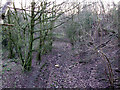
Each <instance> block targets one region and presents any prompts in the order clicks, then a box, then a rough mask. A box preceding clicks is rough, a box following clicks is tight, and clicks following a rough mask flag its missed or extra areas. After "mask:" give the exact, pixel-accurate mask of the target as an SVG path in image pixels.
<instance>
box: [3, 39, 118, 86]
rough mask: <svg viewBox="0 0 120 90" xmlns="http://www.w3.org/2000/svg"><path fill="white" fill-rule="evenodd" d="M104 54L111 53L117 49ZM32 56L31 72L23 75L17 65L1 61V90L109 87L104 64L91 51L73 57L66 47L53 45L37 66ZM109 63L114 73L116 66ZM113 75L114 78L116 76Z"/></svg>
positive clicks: (4, 60)
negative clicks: (8, 89)
mask: <svg viewBox="0 0 120 90" xmlns="http://www.w3.org/2000/svg"><path fill="white" fill-rule="evenodd" d="M108 50H114V51H115V50H117V47H116V48H110V49H108ZM106 52H107V51H106ZM108 54H109V53H108ZM33 56H34V57H33V64H32V70H31V71H30V72H24V73H23V72H22V67H21V65H20V63H19V62H16V63H15V62H11V60H6V59H3V66H4V67H3V74H2V81H3V82H2V84H3V85H2V86H3V88H8V87H9V88H34V87H35V88H51V87H52V88H106V87H108V86H109V85H110V84H109V80H108V78H107V76H106V73H105V67H106V64H105V62H104V60H102V59H101V57H100V56H99V55H98V54H96V53H95V52H93V51H91V52H89V53H88V52H80V53H79V54H75V53H74V51H73V50H72V47H71V44H70V43H68V42H67V43H66V42H60V41H55V42H54V44H53V50H52V52H50V53H48V54H47V55H44V56H42V62H41V64H40V65H36V59H35V56H36V53H33ZM113 56H115V54H114V55H113ZM44 63H45V66H44V67H43V68H42V69H41V67H42V65H43V64H44ZM113 63H115V64H112V65H113V66H112V67H113V70H114V69H116V67H117V66H114V65H117V64H116V63H117V62H113ZM6 64H7V65H6ZM5 68H6V70H5ZM8 68H10V70H9V69H8ZM114 74H115V78H117V73H116V72H114Z"/></svg>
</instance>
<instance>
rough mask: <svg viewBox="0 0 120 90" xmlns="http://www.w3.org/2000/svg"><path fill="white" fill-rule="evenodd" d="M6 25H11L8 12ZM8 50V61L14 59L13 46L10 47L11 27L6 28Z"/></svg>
mask: <svg viewBox="0 0 120 90" xmlns="http://www.w3.org/2000/svg"><path fill="white" fill-rule="evenodd" d="M8 24H11V20H10V12H9V11H8ZM8 50H9V55H8V58H10V59H12V58H14V53H13V45H12V40H11V27H8Z"/></svg>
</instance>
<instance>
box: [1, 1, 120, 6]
mask: <svg viewBox="0 0 120 90" xmlns="http://www.w3.org/2000/svg"><path fill="white" fill-rule="evenodd" d="M0 1H1V2H2V4H4V3H5V2H6V1H7V0H0ZM12 1H14V2H15V6H16V7H18V8H20V7H21V4H20V3H21V2H22V3H23V5H25V3H26V5H29V4H30V2H31V1H32V0H12ZM35 1H41V0H35ZM47 1H55V0H47ZM63 1H67V2H68V1H78V2H82V1H85V0H56V3H57V4H59V3H62V2H63ZM86 1H88V2H93V1H99V0H86ZM101 1H102V2H103V3H112V2H114V3H115V4H117V3H118V2H119V1H120V0H101ZM0 6H1V5H0Z"/></svg>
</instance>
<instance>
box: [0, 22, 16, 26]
mask: <svg viewBox="0 0 120 90" xmlns="http://www.w3.org/2000/svg"><path fill="white" fill-rule="evenodd" d="M0 26H12V27H13V26H14V24H7V23H4V24H0Z"/></svg>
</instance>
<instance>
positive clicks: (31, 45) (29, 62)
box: [24, 0, 35, 71]
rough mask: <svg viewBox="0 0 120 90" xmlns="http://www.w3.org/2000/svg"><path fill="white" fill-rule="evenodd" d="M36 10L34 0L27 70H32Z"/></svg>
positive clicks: (26, 62)
mask: <svg viewBox="0 0 120 90" xmlns="http://www.w3.org/2000/svg"><path fill="white" fill-rule="evenodd" d="M34 11H35V2H34V0H33V1H32V3H31V28H30V31H29V33H30V39H29V51H28V56H27V58H26V59H27V60H25V65H24V69H25V70H28V71H29V70H31V65H32V48H33V34H34V26H35V17H34Z"/></svg>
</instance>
